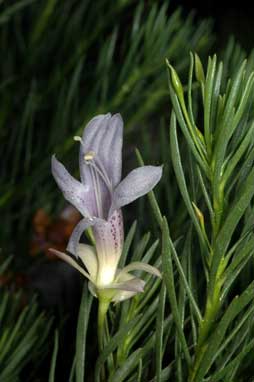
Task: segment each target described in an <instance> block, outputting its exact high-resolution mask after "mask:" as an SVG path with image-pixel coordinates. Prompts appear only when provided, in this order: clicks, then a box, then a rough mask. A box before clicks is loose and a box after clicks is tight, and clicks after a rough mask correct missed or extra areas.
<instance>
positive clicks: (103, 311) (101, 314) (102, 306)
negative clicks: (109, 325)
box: [98, 298, 109, 352]
mask: <svg viewBox="0 0 254 382" xmlns="http://www.w3.org/2000/svg"><path fill="white" fill-rule="evenodd" d="M108 307H109V301H108V300H105V299H104V298H99V306H98V344H99V350H100V352H101V351H102V350H103V347H104V329H105V319H106V315H107V311H108Z"/></svg>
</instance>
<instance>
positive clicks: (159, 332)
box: [155, 285, 166, 382]
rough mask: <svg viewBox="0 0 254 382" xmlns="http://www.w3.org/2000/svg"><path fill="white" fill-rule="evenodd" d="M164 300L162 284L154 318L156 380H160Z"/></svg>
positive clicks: (164, 290) (158, 381) (164, 291)
mask: <svg viewBox="0 0 254 382" xmlns="http://www.w3.org/2000/svg"><path fill="white" fill-rule="evenodd" d="M165 301H166V288H165V285H162V287H161V291H160V299H159V307H158V312H157V318H156V350H155V362H156V381H157V382H161V381H162V379H161V373H162V358H163V326H164V315H165Z"/></svg>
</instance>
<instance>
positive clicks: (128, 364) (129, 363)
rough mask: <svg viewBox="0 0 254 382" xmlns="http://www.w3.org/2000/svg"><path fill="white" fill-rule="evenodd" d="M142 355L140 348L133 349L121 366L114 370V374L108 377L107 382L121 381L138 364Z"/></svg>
mask: <svg viewBox="0 0 254 382" xmlns="http://www.w3.org/2000/svg"><path fill="white" fill-rule="evenodd" d="M141 356H142V349H137V350H135V351H134V352H133V353H132V354H131V355H130V356H129V357H128V358H127V359H126V360H125V362H124V364H123V366H121V367H120V368H119V369H117V370H116V372H115V373H114V376H113V377H112V378H110V379H109V382H123V381H124V380H125V378H126V377H128V375H130V374H131V372H132V371H133V370H134V369H135V367H136V366H137V365H138V364H139V361H140V359H141Z"/></svg>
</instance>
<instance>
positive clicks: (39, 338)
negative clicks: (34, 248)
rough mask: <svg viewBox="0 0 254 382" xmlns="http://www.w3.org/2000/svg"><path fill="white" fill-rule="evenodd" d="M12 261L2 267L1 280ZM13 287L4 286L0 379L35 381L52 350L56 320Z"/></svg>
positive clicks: (0, 300)
mask: <svg viewBox="0 0 254 382" xmlns="http://www.w3.org/2000/svg"><path fill="white" fill-rule="evenodd" d="M11 260H12V259H11V258H7V259H6V260H5V261H4V262H3V263H2V264H1V266H0V277H1V282H3V280H4V279H3V278H2V277H3V275H4V273H6V271H7V270H8V268H9V267H10V262H11ZM12 288H13V286H11V288H10V287H9V288H7V287H6V286H3V285H1V287H0V328H1V331H0V380H1V381H2V382H18V381H21V380H22V381H24V380H25V381H27V382H29V381H31V382H32V381H34V380H35V378H37V376H36V374H37V373H38V369H39V367H40V366H41V364H42V361H44V359H45V355H46V354H47V352H48V350H49V332H50V329H51V326H52V319H50V318H49V317H47V316H46V314H45V313H41V312H40V310H39V308H38V304H37V302H36V299H35V298H32V299H31V301H30V302H28V303H27V302H26V301H25V300H26V297H25V294H24V293H23V292H22V291H21V290H19V291H14V290H11V289H12ZM31 366H32V367H31Z"/></svg>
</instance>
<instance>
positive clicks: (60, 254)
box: [49, 248, 91, 280]
mask: <svg viewBox="0 0 254 382" xmlns="http://www.w3.org/2000/svg"><path fill="white" fill-rule="evenodd" d="M49 251H50V252H52V253H54V255H56V256H58V257H59V258H60V259H62V260H64V261H65V262H66V263H68V264H70V265H71V266H72V267H73V268H76V269H77V270H78V271H79V272H80V273H82V275H84V276H85V277H87V278H88V279H89V280H91V277H90V276H89V274H88V273H87V272H86V271H85V270H84V269H83V268H82V267H81V266H80V265H79V264H78V263H77V262H76V261H75V260H74V259H73V258H72V257H71V256H70V255H66V253H64V252H60V251H57V250H56V249H54V248H50V249H49Z"/></svg>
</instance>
